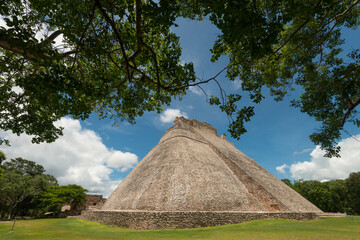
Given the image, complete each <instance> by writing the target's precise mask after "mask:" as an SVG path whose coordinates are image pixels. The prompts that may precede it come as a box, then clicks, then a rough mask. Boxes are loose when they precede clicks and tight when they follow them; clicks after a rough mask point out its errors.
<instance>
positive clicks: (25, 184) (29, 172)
mask: <svg viewBox="0 0 360 240" xmlns="http://www.w3.org/2000/svg"><path fill="white" fill-rule="evenodd" d="M85 191H86V190H85V189H84V188H82V187H81V186H78V185H67V186H59V184H58V182H57V180H56V178H55V177H53V176H52V175H49V174H45V169H44V167H43V166H41V165H39V164H36V163H35V162H33V161H29V160H26V159H22V158H15V159H10V160H7V161H6V156H5V154H4V153H3V152H1V151H0V219H2V218H8V219H10V218H14V217H16V216H33V217H37V216H41V215H43V214H44V213H46V212H53V213H54V214H55V215H56V214H59V213H60V211H61V207H62V205H64V204H70V205H71V207H72V208H76V207H77V206H79V205H81V204H82V203H84V202H85V198H86V194H85Z"/></svg>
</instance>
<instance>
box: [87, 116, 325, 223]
mask: <svg viewBox="0 0 360 240" xmlns="http://www.w3.org/2000/svg"><path fill="white" fill-rule="evenodd" d="M101 211H102V213H100V212H98V213H83V215H84V217H83V218H85V219H89V220H95V221H100V222H103V223H109V222H111V221H115V220H114V219H117V218H124V219H127V220H124V219H122V220H121V221H123V222H126V221H128V219H135V220H131V221H132V222H131V224H129V223H127V224H124V223H121V224H123V225H125V226H130V227H131V226H133V227H134V228H162V227H161V226H162V225H161V222H162V219H161V218H164V219H165V220H163V222H165V225H164V226H165V227H173V225H171V224H170V225H169V224H168V223H167V222H169V221H170V222H171V221H173V218H179V217H178V216H180V215H181V216H182V218H179V219H182V220H181V221H185V220H184V218H187V217H188V218H191V219H193V218H194V219H195V218H199V219H198V220H196V224H198V223H199V222H201V221H202V223H201V224H200V225H196V224H195V225H196V226H203V225H204V224H205V225H206V224H207V223H206V222H208V221H209V220H208V219H209V217H208V216H210V215H211V219H212V220H211V221H214V222H213V223H210V224H209V225H217V220H216V218H221V219H223V218H228V216H230V215H231V214H232V215H231V217H229V219H230V218H231V219H232V218H233V217H232V216H233V215H234V214H235V213H239V214H238V215H239V216H240V215H241V217H238V218H239V220H226V221H225V222H224V223H232V222H240V220H241V219H245V220H248V219H249V218H250V220H251V219H254V218H265V217H269V216H270V218H272V217H273V216H275V217H274V218H278V217H280V218H282V216H285V217H284V218H288V219H292V218H293V219H302V218H314V217H315V215H316V214H321V213H322V211H321V210H320V209H318V208H317V207H316V206H314V205H313V204H312V203H310V202H309V201H307V200H306V199H305V198H303V197H302V196H301V195H300V194H298V193H297V192H296V191H294V190H293V189H291V188H290V187H289V186H287V185H286V184H285V183H283V182H282V181H280V180H279V179H278V178H276V177H275V176H273V175H272V174H271V173H269V172H268V171H266V170H265V169H264V168H262V167H261V166H260V165H259V164H257V163H256V162H255V161H254V160H253V159H251V158H249V157H247V156H246V155H245V154H243V153H242V152H241V151H239V150H238V149H237V148H235V147H234V145H233V144H232V143H231V142H229V141H227V140H226V136H225V135H221V136H218V135H217V130H216V129H215V128H214V127H212V126H211V125H209V124H208V123H206V122H199V121H197V120H195V119H194V120H187V119H185V118H183V117H180V118H176V120H175V121H174V126H173V127H171V128H170V129H168V130H167V131H166V132H165V134H164V135H163V136H162V137H161V139H160V141H159V143H158V144H157V145H156V146H155V147H154V148H152V149H151V151H150V152H149V153H148V154H147V155H146V156H145V158H144V159H143V160H141V161H140V162H139V164H138V165H137V166H136V167H135V168H134V169H133V170H132V171H131V173H130V174H129V175H128V176H127V177H126V178H125V179H124V180H123V181H122V182H121V183H120V184H119V186H118V187H117V188H116V189H115V190H114V192H113V193H112V194H111V195H110V197H109V198H108V200H107V201H106V202H105V204H104V206H103V207H102V209H101ZM116 212H117V214H118V215H117V217H114V216H112V217H109V216H110V215H109V214H110V213H113V214H115V213H116ZM119 212H121V214H122V215H121V216H120V215H119V214H120V213H119ZM140 212H141V213H143V215H144V214H145V215H146V214H150V213H157V215H156V216H157V217H155V218H157V220H156V224H155V225H156V226H155V225H151V224H153V222H154V220H153V219H154V216H151V217H149V219H152V220H146V221H148V222H147V223H146V224H144V223H138V222H136V221H138V220H139V219H140V220H139V221H140V222H141V221H142V220H141V219H142V218H143V217H141V216H143V215H141V216H140V215H136V214H140ZM189 212H191V213H193V214H190V215H189V216H188V213H189ZM130 213H132V214H135V215H136V216H135V215H131V214H130ZM160 213H169V214H170V215H169V214H168V215H164V216H165V217H161V216H160V215H161V214H160ZM175 213H177V215H176V214H175ZM180 213H181V214H180ZM205 213H206V214H207V215H206V214H205ZM214 213H216V214H218V215H216V216H215V215H214ZM224 213H229V214H230V213H231V214H230V215H229V214H227V215H226V217H223V215H221V214H224ZM240 213H241V214H240ZM245 213H246V214H247V215H244V214H245ZM265 213H266V214H265ZM301 213H311V216H310V215H309V216H310V217H309V216H305V217H304V215H301ZM91 214H92V215H91ZM96 214H97V215H96ZM124 214H130V215H126V217H124V216H125V215H124ZM159 214H160V215H159ZM174 214H175V215H176V216H175V215H174ZM179 214H180V215H179ZM184 214H185V215H186V216H185V215H184ZM199 214H200V215H201V216H200V215H199ZM204 214H205V215H206V216H205V215H204ZM209 214H210V215H209ZM219 214H220V215H221V216H222V217H218V216H220V215H219ZM254 214H255V215H256V216H255V215H254ZM269 214H270V215H269ZM284 214H285V215H284ZM286 214H287V215H286ZM289 214H293V215H291V216H290V215H289ZM294 214H295V215H296V214H298V215H296V216H295V215H294ZM299 214H300V215H301V216H300V215H299ZM314 214H315V215H314ZM90 215H91V216H90ZM95 215H96V216H95ZM100 215H101V216H100ZM145 215H144V216H145ZM235 215H236V214H235ZM235 215H234V216H235ZM119 216H120V217H119ZM139 216H140V217H139ZM184 216H185V217H184ZM244 216H246V217H244ZM248 216H250V217H248ZM254 216H255V217H254ZM289 216H290V217H289ZM293 216H295V217H293ZM299 216H300V217H299ZM103 218H107V220H104V219H103ZM109 218H111V219H112V220H109ZM145 218H146V219H147V217H145ZM240 218H241V219H240ZM99 219H100V220H99ZM136 219H138V220H136ZM202 219H203V220H202ZM214 219H215V220H214ZM121 221H120V220H119V221H118V222H121ZM134 221H135V222H136V223H135V222H134ZM146 221H145V222H146ZM149 221H150V222H151V223H149ZM186 221H188V222H191V220H186ZM186 221H185V222H186ZM159 222H160V223H159ZM175 222H176V221H175ZM203 222H205V223H203ZM222 223H223V222H222V220H221V221H220V222H219V224H222ZM121 224H120V225H121ZM139 224H140V225H139ZM149 224H150V225H151V226H150V225H149ZM191 224H192V223H191ZM191 224H190V223H189V225H186V224H185V225H184V226H185V227H189V226H190V227H192V225H191ZM114 225H119V224H114ZM180 225H181V224H180ZM139 226H140V227H139ZM149 226H150V227H149ZM154 226H155V227H154ZM159 226H160V227H159ZM174 226H175V227H178V226H179V225H178V224H175V225H174ZM181 226H183V225H181Z"/></svg>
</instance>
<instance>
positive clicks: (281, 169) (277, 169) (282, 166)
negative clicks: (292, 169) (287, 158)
mask: <svg viewBox="0 0 360 240" xmlns="http://www.w3.org/2000/svg"><path fill="white" fill-rule="evenodd" d="M286 168H289V166H288V165H287V164H285V163H284V164H283V165H281V166H277V167H276V171H278V172H279V173H282V174H285V169H286Z"/></svg>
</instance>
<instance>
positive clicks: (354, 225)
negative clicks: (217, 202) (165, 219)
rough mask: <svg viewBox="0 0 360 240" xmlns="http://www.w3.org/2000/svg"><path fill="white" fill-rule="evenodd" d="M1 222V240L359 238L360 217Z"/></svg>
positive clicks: (76, 219) (327, 239)
mask: <svg viewBox="0 0 360 240" xmlns="http://www.w3.org/2000/svg"><path fill="white" fill-rule="evenodd" d="M12 224H13V222H10V221H9V222H7V221H2V222H0V239H101V240H106V239H162V240H165V239H218V240H220V239H286V240H288V239H326V240H331V239H360V216H358V217H353V218H352V219H351V218H350V217H345V218H327V219H320V220H311V221H289V220H281V219H266V220H256V221H251V222H244V223H239V224H232V225H225V226H216V227H207V228H193V229H166V230H132V229H127V228H121V227H111V226H107V225H103V224H99V223H95V222H90V221H85V220H81V219H78V218H64V219H35V220H17V221H16V224H15V228H14V231H13V232H12V233H10V230H11V227H12Z"/></svg>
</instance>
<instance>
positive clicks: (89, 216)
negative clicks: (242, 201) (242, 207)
mask: <svg viewBox="0 0 360 240" xmlns="http://www.w3.org/2000/svg"><path fill="white" fill-rule="evenodd" d="M81 218H82V219H85V220H91V221H95V222H99V223H103V224H109V225H113V226H121V227H127V228H133V229H160V228H196V227H209V226H216V225H224V224H233V223H241V222H244V221H251V220H256V219H265V218H271V219H276V218H282V219H289V220H310V219H316V218H317V215H316V213H314V212H302V213H300V212H299V213H295V212H219V211H214V212H208V211H199V212H156V211H154V212H150V211H102V210H98V211H89V210H86V211H83V212H82V214H81Z"/></svg>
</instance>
